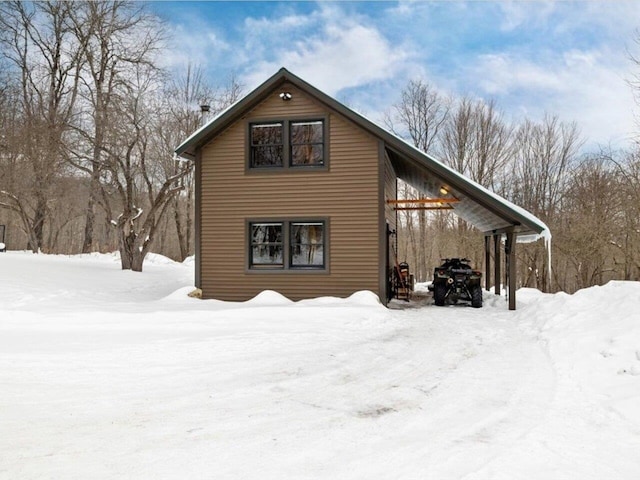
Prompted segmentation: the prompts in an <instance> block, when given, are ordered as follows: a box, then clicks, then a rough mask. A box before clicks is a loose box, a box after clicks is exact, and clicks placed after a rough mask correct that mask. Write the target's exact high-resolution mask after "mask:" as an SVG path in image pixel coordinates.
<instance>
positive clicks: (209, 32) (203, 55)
mask: <svg viewBox="0 0 640 480" xmlns="http://www.w3.org/2000/svg"><path fill="white" fill-rule="evenodd" d="M169 35H170V37H171V43H170V46H169V48H167V49H166V50H165V51H163V52H162V55H161V56H160V58H159V61H160V63H161V64H162V65H163V66H166V67H168V68H176V67H184V66H186V65H187V64H189V63H191V64H196V65H201V66H202V67H203V68H206V67H208V66H210V65H211V64H212V63H213V62H215V61H216V60H217V59H219V58H220V57H221V56H223V55H226V54H227V53H228V52H229V51H230V49H231V46H230V45H229V43H227V42H226V41H225V40H224V39H223V38H222V36H221V35H220V34H219V33H218V32H216V31H215V30H213V29H212V28H211V27H210V26H208V25H205V24H201V23H199V22H196V23H195V24H194V23H190V24H189V25H188V26H186V25H184V24H174V25H170V31H169Z"/></svg>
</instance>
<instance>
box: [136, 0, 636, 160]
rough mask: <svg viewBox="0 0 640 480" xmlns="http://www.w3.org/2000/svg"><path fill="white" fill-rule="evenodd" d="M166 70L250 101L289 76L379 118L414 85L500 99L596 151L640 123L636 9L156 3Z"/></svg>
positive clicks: (507, 110)
mask: <svg viewBox="0 0 640 480" xmlns="http://www.w3.org/2000/svg"><path fill="white" fill-rule="evenodd" d="M149 6H150V7H151V9H152V10H153V11H154V12H155V13H156V14H158V15H159V16H160V17H161V18H163V19H164V20H165V21H166V25H167V33H168V34H169V36H170V38H171V39H172V40H171V41H170V42H169V47H168V50H167V51H166V52H165V55H163V61H164V63H165V64H166V66H168V67H170V68H174V69H180V68H183V67H184V66H186V65H187V64H188V63H189V62H190V63H191V64H194V65H199V66H201V67H202V68H203V69H204V70H205V71H206V73H207V75H208V76H209V78H210V80H211V81H212V82H213V83H214V84H217V85H223V84H224V83H225V82H227V81H228V79H229V78H230V77H231V76H235V77H236V78H237V79H238V80H240V82H241V83H242V84H243V85H244V88H245V92H249V91H250V90H251V89H253V88H255V87H256V86H258V85H259V84H260V83H261V82H263V81H264V80H266V79H267V78H268V77H270V76H271V75H273V74H274V73H275V72H277V71H278V69H279V68H280V67H285V68H287V69H288V70H290V71H291V72H292V73H294V74H296V75H297V76H299V77H301V78H302V79H304V80H306V81H307V82H309V83H311V84H312V85H314V86H316V87H318V88H320V89H321V90H323V91H324V92H325V93H327V94H329V95H331V96H333V97H334V98H336V99H338V100H339V101H341V102H343V103H345V104H346V105H348V106H350V107H351V108H353V109H355V110H357V111H358V112H360V113H362V114H364V115H366V116H368V117H369V118H371V119H372V120H374V121H377V122H379V123H381V122H382V118H383V115H384V112H385V111H388V110H389V109H390V108H391V106H392V105H393V104H394V103H396V102H397V101H398V100H399V97H400V92H401V91H402V89H403V88H404V86H406V84H407V83H408V82H409V80H418V79H420V80H422V81H424V82H428V83H430V84H432V85H433V86H434V87H435V88H436V89H437V90H438V91H440V92H442V93H443V94H445V95H451V96H453V97H454V98H460V97H462V96H470V97H472V98H475V99H483V100H486V101H488V100H491V99H495V101H496V102H497V105H498V107H499V108H500V109H501V110H502V111H503V112H504V115H505V118H506V119H507V120H509V121H512V122H515V123H517V122H520V121H522V119H524V118H525V117H526V118H531V119H533V120H540V119H542V118H543V116H544V115H545V113H547V114H551V115H557V116H558V117H559V118H560V119H561V120H563V121H566V122H572V121H575V122H577V124H578V126H579V128H580V130H581V132H582V135H583V138H584V139H585V145H586V146H587V147H588V148H589V149H595V148H598V147H599V146H613V147H614V148H624V147H626V146H628V145H629V144H630V142H631V139H632V138H633V137H634V133H637V132H638V131H639V130H640V125H638V122H637V121H636V118H637V117H635V118H634V114H635V115H636V116H637V114H638V110H639V108H638V106H637V105H636V104H635V103H634V99H633V94H632V91H631V88H630V87H629V85H628V83H627V82H628V81H629V80H630V79H631V77H632V75H633V74H634V72H635V73H640V67H636V68H635V70H634V65H633V63H632V61H631V60H630V54H635V55H636V56H640V44H638V43H636V42H634V38H638V36H639V35H640V34H638V31H639V30H638V29H640V2H638V1H637V0H636V1H613V0H612V1H599V2H595V1H594V2H591V1H577V2H576V1H559V2H550V1H528V2H525V1H502V2H490V1H486V2H485V1H468V2H462V1H436V2H424V1H400V2H364V1H363V2H151V3H150V4H149Z"/></svg>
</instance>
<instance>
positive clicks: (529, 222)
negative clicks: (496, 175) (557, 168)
mask: <svg viewBox="0 0 640 480" xmlns="http://www.w3.org/2000/svg"><path fill="white" fill-rule="evenodd" d="M386 136H387V138H385V150H386V154H387V156H388V157H389V159H390V160H391V164H392V165H393V168H394V170H395V172H396V175H397V177H398V178H400V179H401V180H403V181H404V182H406V183H407V184H409V185H411V186H412V187H414V188H415V189H417V190H418V191H419V192H421V193H422V194H423V195H424V196H425V199H424V200H422V202H424V203H425V204H426V205H425V207H423V208H427V209H431V208H443V209H448V210H453V212H454V213H455V214H456V215H457V216H459V217H460V218H462V219H464V220H466V221H467V222H468V223H470V224H471V225H473V226H474V227H476V228H477V229H478V230H480V231H481V232H482V233H483V234H484V251H485V268H484V275H485V288H486V289H487V290H489V289H490V288H491V280H492V279H493V282H494V291H495V293H496V294H498V295H499V294H500V285H501V280H502V274H503V272H502V271H501V268H502V255H503V254H504V263H505V272H504V274H505V276H506V279H505V282H504V284H505V285H506V287H507V295H508V300H509V309H510V310H515V308H516V278H517V271H516V268H517V262H516V245H517V243H518V242H520V243H526V242H532V241H536V240H538V239H540V238H544V239H545V241H546V242H550V240H551V233H550V231H549V228H548V227H547V226H546V225H545V224H544V222H542V221H541V220H540V219H538V218H537V217H535V216H534V215H532V214H531V213H529V212H528V211H526V210H525V209H523V208H521V207H519V206H517V205H515V204H513V203H511V202H509V201H508V200H506V199H504V198H502V197H500V196H499V195H497V194H495V193H493V192H491V191H489V190H487V189H486V188H484V187H482V186H481V185H479V184H477V183H476V182H474V181H472V180H470V179H468V178H466V177H465V176H463V175H461V174H460V173H458V172H456V171H455V170H453V169H451V168H449V167H447V166H446V165H444V164H442V163H441V162H439V161H437V160H435V159H433V158H432V157H430V156H429V155H427V154H425V153H423V152H421V151H420V150H418V149H416V148H414V147H413V146H412V145H410V144H408V143H406V142H404V141H403V140H401V139H399V138H398V137H395V136H394V135H390V134H389V135H386ZM388 201H389V200H388ZM390 202H392V203H395V204H398V205H401V204H402V203H403V202H404V203H409V202H411V203H415V202H416V201H415V200H404V199H396V200H391V201H390ZM434 204H435V205H438V207H435V206H433V205H434ZM503 246H504V248H503ZM492 251H493V255H494V262H493V271H492V268H491V267H492V265H491V263H492V262H491V253H492Z"/></svg>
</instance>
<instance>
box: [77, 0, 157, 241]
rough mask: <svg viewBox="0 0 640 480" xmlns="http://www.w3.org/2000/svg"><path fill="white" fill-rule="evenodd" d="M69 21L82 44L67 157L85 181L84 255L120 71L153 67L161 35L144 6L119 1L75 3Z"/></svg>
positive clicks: (120, 95) (121, 92)
mask: <svg viewBox="0 0 640 480" xmlns="http://www.w3.org/2000/svg"><path fill="white" fill-rule="evenodd" d="M71 21H72V25H73V29H74V35H75V36H76V38H77V39H78V42H80V43H81V44H84V45H86V49H85V51H84V52H85V56H84V67H83V69H82V70H81V72H80V79H81V81H82V89H81V94H82V98H83V100H84V104H85V115H84V116H83V117H82V118H81V119H80V121H79V122H78V123H77V125H76V132H77V133H78V135H79V137H80V138H79V142H78V143H76V147H74V151H73V152H72V153H73V154H72V158H73V164H74V165H75V166H76V167H78V168H80V169H81V170H82V171H84V172H86V173H87V174H88V175H89V177H90V179H91V183H90V188H89V198H88V201H87V207H86V222H85V229H84V241H83V245H82V251H83V252H84V253H87V252H90V251H91V250H92V249H93V244H94V228H95V216H96V212H95V206H96V204H97V203H99V204H102V206H103V207H106V205H104V203H103V202H102V201H101V192H100V177H101V175H102V173H103V172H102V170H101V168H102V166H103V158H102V157H103V155H104V154H105V141H106V137H107V136H108V129H109V128H111V127H112V126H113V125H114V124H116V123H117V122H118V117H117V115H118V113H119V111H120V108H119V106H118V105H116V104H117V103H118V102H122V101H124V96H125V95H126V93H127V88H128V85H127V83H128V81H129V79H128V78H127V75H126V72H127V71H129V70H135V68H137V66H138V65H145V66H148V67H154V61H155V55H156V54H157V52H158V51H159V48H160V46H161V37H162V34H161V27H160V25H159V23H158V21H157V19H156V18H155V17H154V16H153V15H151V14H149V13H147V11H146V10H145V8H144V5H136V4H133V3H131V2H127V1H123V0H109V1H102V2H83V3H79V4H77V5H76V8H75V9H74V10H73V11H72V12H71ZM154 68H155V67H154ZM78 145H79V146H80V148H78Z"/></svg>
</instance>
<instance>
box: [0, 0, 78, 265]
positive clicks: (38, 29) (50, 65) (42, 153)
mask: <svg viewBox="0 0 640 480" xmlns="http://www.w3.org/2000/svg"><path fill="white" fill-rule="evenodd" d="M73 8H74V5H73V3H72V2H55V1H43V2H37V3H26V2H19V1H10V2H4V3H0V32H1V33H0V46H1V47H2V54H3V56H4V57H5V59H6V60H7V62H6V65H11V71H12V72H14V73H15V75H16V76H17V78H19V82H18V84H19V86H20V87H19V88H20V96H19V105H18V108H17V111H16V113H17V114H18V115H19V118H20V133H19V134H18V135H16V136H15V138H14V146H15V147H16V148H17V149H18V150H19V152H20V155H19V161H20V163H22V165H21V166H22V167H23V168H24V171H23V173H25V174H26V177H23V178H22V182H21V184H20V185H19V186H20V189H19V190H14V191H6V190H4V191H2V193H1V194H0V195H1V196H2V197H3V198H4V201H3V202H2V203H0V206H2V207H4V208H8V209H10V210H12V211H14V212H15V213H17V214H18V216H19V217H20V219H21V221H22V225H23V228H24V230H25V232H26V234H27V236H28V239H29V244H30V248H31V249H32V250H33V251H34V252H37V251H38V250H39V249H40V248H41V247H43V241H44V229H45V223H46V222H47V218H48V216H49V213H50V203H51V202H53V201H54V200H53V197H54V195H55V191H54V190H53V189H52V188H51V187H52V186H53V185H54V184H55V180H56V178H57V177H58V176H59V175H60V172H61V170H62V169H63V166H64V152H63V143H64V135H65V134H66V133H67V131H68V127H69V123H70V121H71V119H72V116H73V114H74V108H75V104H76V98H77V93H78V75H77V72H78V70H79V69H80V67H81V63H82V52H83V48H84V45H82V44H81V43H78V42H77V41H76V39H75V38H74V37H73V35H72V32H71V28H70V25H69V22H68V20H69V12H70V11H71V9H73ZM18 142H19V145H18ZM13 186H17V184H14V185H13Z"/></svg>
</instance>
